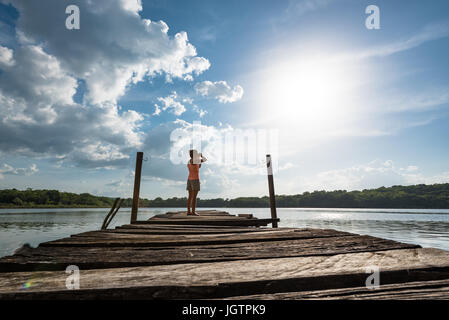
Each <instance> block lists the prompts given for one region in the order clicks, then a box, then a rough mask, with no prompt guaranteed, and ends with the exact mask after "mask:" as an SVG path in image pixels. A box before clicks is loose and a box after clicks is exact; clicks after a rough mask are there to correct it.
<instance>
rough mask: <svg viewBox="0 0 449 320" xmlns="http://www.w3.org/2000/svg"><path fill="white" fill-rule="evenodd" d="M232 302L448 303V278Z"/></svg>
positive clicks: (253, 297) (255, 297)
mask: <svg viewBox="0 0 449 320" xmlns="http://www.w3.org/2000/svg"><path fill="white" fill-rule="evenodd" d="M227 299H230V300H343V299H344V300H365V299H369V300H427V299H431V300H435V299H443V300H449V279H445V280H435V281H418V282H406V283H395V284H381V285H380V286H379V288H378V289H374V290H373V289H368V288H366V287H356V288H344V289H331V290H315V291H303V292H282V293H272V294H256V295H249V296H235V297H230V298H229V297H228V298H227Z"/></svg>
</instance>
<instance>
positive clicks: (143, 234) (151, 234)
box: [0, 211, 449, 299]
mask: <svg viewBox="0 0 449 320" xmlns="http://www.w3.org/2000/svg"><path fill="white" fill-rule="evenodd" d="M269 220H271V219H257V218H254V217H252V215H242V216H240V217H238V216H232V215H230V214H229V213H227V212H219V211H203V212H200V216H199V217H195V216H186V214H185V212H170V213H167V214H165V215H158V216H155V217H153V218H151V219H149V220H147V221H139V222H138V223H134V224H129V225H123V226H120V227H117V228H115V229H113V230H101V231H92V232H85V233H81V234H76V235H72V236H71V237H68V238H64V239H59V240H55V241H50V242H46V243H42V244H41V245H39V247H38V248H30V249H24V250H22V251H21V252H20V253H18V254H15V255H12V256H9V257H4V258H1V259H0V299H223V298H224V299H389V298H390V299H426V298H431V299H435V298H440V299H448V298H449V295H448V290H447V289H448V288H449V252H446V251H443V250H438V249H431V248H427V249H426V248H421V247H420V246H417V245H413V244H405V243H399V242H396V241H392V240H386V239H381V238H376V237H371V236H366V235H356V234H352V233H347V232H341V231H336V230H329V229H308V228H301V229H298V228H265V227H260V226H266V225H268V224H269V223H270V221H269ZM69 265H76V266H78V267H79V268H80V270H81V271H80V289H79V290H67V288H66V287H65V284H66V277H67V274H66V273H65V269H66V267H67V266H69ZM369 266H378V267H379V268H380V271H381V272H380V284H381V286H380V288H379V289H378V290H369V289H367V288H366V287H365V281H366V279H367V277H368V276H369V274H367V273H365V271H366V268H367V267H369ZM30 279H31V282H30ZM25 283H31V285H30V286H29V287H28V288H27V289H24V284H25Z"/></svg>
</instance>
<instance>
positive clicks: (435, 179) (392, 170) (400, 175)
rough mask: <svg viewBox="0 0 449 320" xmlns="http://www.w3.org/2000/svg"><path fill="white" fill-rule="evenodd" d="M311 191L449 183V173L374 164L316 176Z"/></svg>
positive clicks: (389, 163) (381, 162) (375, 161)
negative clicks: (421, 171) (427, 172)
mask: <svg viewBox="0 0 449 320" xmlns="http://www.w3.org/2000/svg"><path fill="white" fill-rule="evenodd" d="M311 180H313V181H314V183H311V184H309V185H307V186H306V189H309V190H312V189H313V190H317V189H319V190H323V189H324V190H341V189H344V190H362V189H371V188H378V187H382V186H385V187H389V186H393V185H412V184H421V183H423V184H433V183H448V182H449V173H448V172H443V173H441V174H438V175H434V176H425V175H424V174H422V173H420V172H419V168H418V167H417V166H414V165H409V166H406V167H405V168H402V167H397V166H396V165H395V163H394V162H393V161H392V160H387V161H380V160H374V161H371V162H369V163H367V164H361V165H356V166H353V167H350V168H344V169H336V170H329V171H324V172H321V173H319V174H317V175H316V177H314V178H313V179H311Z"/></svg>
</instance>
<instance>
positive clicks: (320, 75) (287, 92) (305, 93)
mask: <svg viewBox="0 0 449 320" xmlns="http://www.w3.org/2000/svg"><path fill="white" fill-rule="evenodd" d="M266 79H267V80H266V81H265V83H264V85H263V89H262V90H261V98H262V99H261V103H262V104H263V105H264V107H263V110H264V113H265V114H266V115H267V116H269V117H270V121H273V122H276V123H277V124H281V125H293V126H301V128H302V129H306V130H307V131H317V130H321V129H329V128H332V127H335V124H336V123H337V122H338V123H341V121H344V120H347V119H348V117H350V114H349V113H350V112H349V106H350V104H351V92H350V91H351V87H352V85H353V83H354V79H352V78H351V75H350V72H349V70H346V69H345V68H344V67H343V66H342V65H339V64H337V63H335V62H329V61H326V60H324V59H322V60H316V59H315V60H306V61H303V62H299V63H298V62H295V63H292V62H289V63H284V64H282V65H279V66H277V67H275V68H273V69H272V70H271V71H270V73H269V76H268V77H267V78H266ZM270 110H272V111H273V112H272V113H271V112H270ZM273 114H276V117H275V118H274V117H272V115H273Z"/></svg>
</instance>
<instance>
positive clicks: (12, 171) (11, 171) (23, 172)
mask: <svg viewBox="0 0 449 320" xmlns="http://www.w3.org/2000/svg"><path fill="white" fill-rule="evenodd" d="M38 171H39V169H38V168H37V166H36V164H34V163H33V164H32V165H30V167H29V168H14V167H12V166H10V165H9V164H7V163H4V164H3V166H1V167H0V179H3V176H4V175H14V176H31V175H33V174H35V173H36V172H38Z"/></svg>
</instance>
